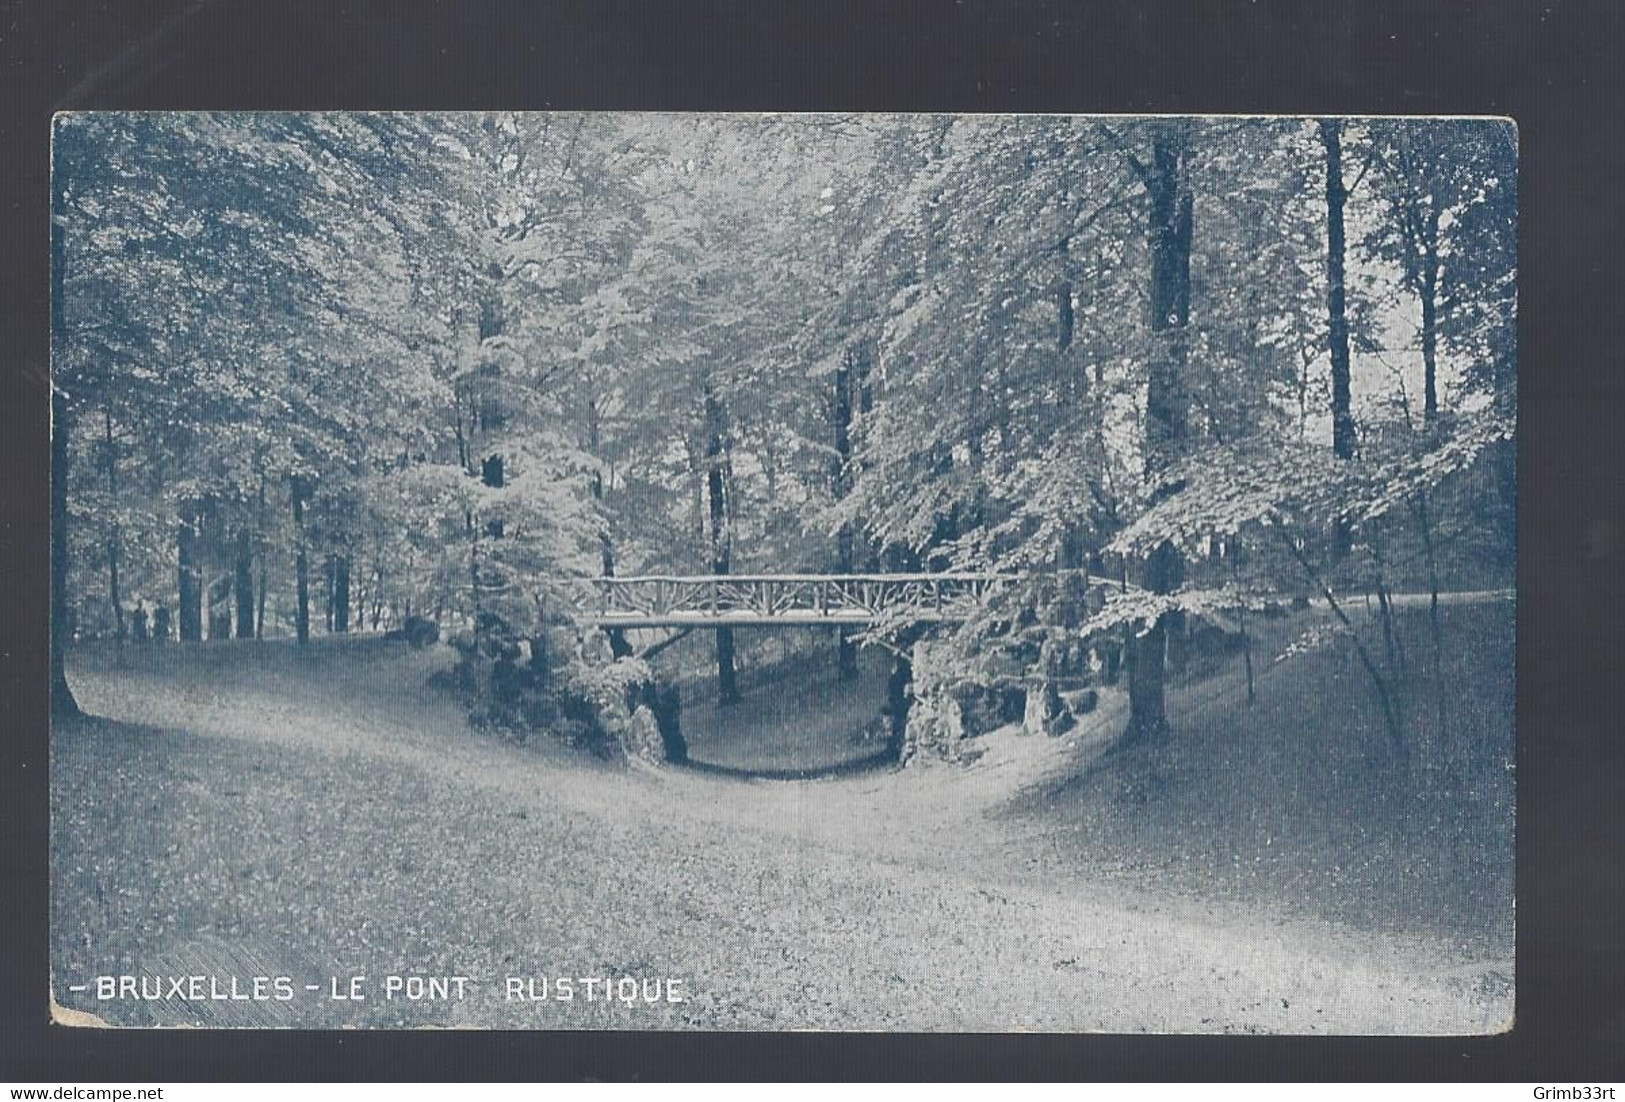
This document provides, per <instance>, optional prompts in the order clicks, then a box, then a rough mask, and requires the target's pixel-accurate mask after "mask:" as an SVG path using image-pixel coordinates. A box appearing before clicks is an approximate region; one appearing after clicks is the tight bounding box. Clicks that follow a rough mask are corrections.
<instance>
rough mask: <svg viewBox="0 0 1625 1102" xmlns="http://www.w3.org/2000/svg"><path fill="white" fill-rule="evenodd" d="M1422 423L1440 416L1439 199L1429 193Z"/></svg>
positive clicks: (1424, 258) (1425, 239) (1424, 249)
mask: <svg viewBox="0 0 1625 1102" xmlns="http://www.w3.org/2000/svg"><path fill="white" fill-rule="evenodd" d="M1421 284H1422V296H1421V297H1422V424H1423V425H1424V426H1426V427H1427V428H1432V427H1433V426H1434V425H1435V424H1436V423H1437V422H1438V418H1439V198H1438V196H1436V195H1435V196H1429V198H1428V213H1427V222H1426V225H1425V229H1424V230H1423V236H1422V280H1421Z"/></svg>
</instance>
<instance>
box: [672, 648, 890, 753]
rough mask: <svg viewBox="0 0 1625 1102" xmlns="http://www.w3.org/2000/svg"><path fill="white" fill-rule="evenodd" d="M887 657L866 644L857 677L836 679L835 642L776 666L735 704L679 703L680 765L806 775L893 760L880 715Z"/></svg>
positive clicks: (884, 696)
mask: <svg viewBox="0 0 1625 1102" xmlns="http://www.w3.org/2000/svg"><path fill="white" fill-rule="evenodd" d="M890 661H891V659H890V655H888V654H886V653H885V652H884V651H880V650H878V649H866V650H863V651H860V652H859V655H858V676H857V677H856V678H854V679H852V680H846V681H843V680H841V679H840V677H839V674H838V671H837V669H836V663H835V655H834V648H833V647H832V648H830V651H829V653H828V654H827V655H826V654H822V653H819V654H810V655H808V656H807V658H806V660H805V661H801V662H796V663H792V664H790V665H787V666H784V667H782V668H781V669H779V670H777V671H775V676H774V677H773V679H772V680H771V681H768V682H765V683H763V684H760V685H756V686H754V687H753V688H751V689H749V690H748V691H747V692H746V693H745V694H744V697H743V699H741V700H740V701H738V702H737V703H735V704H731V705H727V706H719V705H717V704H716V703H714V702H711V701H705V702H697V703H694V704H689V705H685V706H684V708H683V714H682V729H683V738H684V740H685V741H686V742H687V744H688V762H687V763H686V765H687V767H688V768H690V769H694V770H696V771H698V772H704V773H711V774H715V775H719V776H731V777H751V778H762V779H769V780H809V779H812V778H815V777H831V776H842V775H847V774H852V773H857V772H863V771H866V770H871V769H876V768H883V767H885V766H886V765H889V764H890V763H891V762H892V761H893V760H895V755H894V754H893V752H892V750H891V748H890V747H889V746H888V742H887V739H886V732H887V724H886V721H885V717H884V716H883V715H882V714H881V708H882V707H883V706H884V704H885V699H886V677H887V673H888V672H889V669H890Z"/></svg>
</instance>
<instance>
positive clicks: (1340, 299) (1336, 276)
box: [1320, 119, 1355, 459]
mask: <svg viewBox="0 0 1625 1102" xmlns="http://www.w3.org/2000/svg"><path fill="white" fill-rule="evenodd" d="M1320 140H1321V143H1322V144H1323V145H1324V146H1325V147H1326V331H1327V343H1328V346H1329V350H1330V352H1331V358H1332V454H1333V455H1335V456H1337V458H1339V459H1352V458H1354V443H1355V441H1354V416H1353V414H1352V413H1351V411H1350V408H1349V324H1348V309H1347V280H1346V278H1345V274H1344V273H1345V264H1344V253H1345V235H1344V230H1343V206H1344V204H1345V203H1346V202H1347V201H1348V191H1347V190H1346V189H1345V188H1344V186H1343V144H1342V123H1340V122H1338V121H1337V120H1335V119H1324V120H1322V121H1321V124H1320Z"/></svg>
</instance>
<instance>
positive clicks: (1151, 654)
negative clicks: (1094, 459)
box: [1128, 123, 1192, 740]
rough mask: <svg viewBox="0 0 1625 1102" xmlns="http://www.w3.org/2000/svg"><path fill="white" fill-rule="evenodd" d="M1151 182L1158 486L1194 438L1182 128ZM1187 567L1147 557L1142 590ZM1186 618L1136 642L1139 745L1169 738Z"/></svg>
mask: <svg viewBox="0 0 1625 1102" xmlns="http://www.w3.org/2000/svg"><path fill="white" fill-rule="evenodd" d="M1151 157H1152V164H1151V167H1150V170H1149V171H1148V172H1146V173H1145V174H1144V175H1145V182H1146V187H1147V190H1148V192H1149V198H1150V220H1149V225H1148V227H1147V228H1148V231H1149V234H1150V238H1151V241H1150V247H1151V332H1152V352H1151V362H1150V365H1149V366H1150V371H1149V376H1150V377H1149V382H1148V386H1147V391H1146V403H1145V444H1146V448H1145V466H1146V474H1147V476H1148V477H1149V478H1150V479H1152V480H1153V481H1154V480H1155V479H1156V478H1157V476H1158V475H1159V474H1160V473H1161V472H1162V471H1163V470H1165V469H1166V468H1167V467H1168V466H1169V465H1171V464H1172V463H1174V462H1175V461H1176V460H1178V459H1179V457H1180V456H1181V454H1182V453H1183V452H1184V449H1185V442H1186V438H1187V435H1188V431H1187V413H1188V404H1189V399H1188V397H1187V394H1186V389H1185V363H1186V359H1187V356H1188V348H1187V335H1186V326H1187V325H1188V324H1189V322H1190V306H1191V276H1190V260H1191V220H1192V197H1191V192H1190V187H1189V183H1188V180H1187V179H1186V173H1187V170H1188V160H1189V147H1188V139H1187V136H1186V134H1185V132H1184V130H1183V127H1182V125H1181V124H1179V123H1164V124H1162V125H1161V126H1160V127H1159V129H1158V131H1157V134H1156V137H1155V139H1154V141H1153V145H1152V152H1151ZM1184 574H1185V570H1184V560H1183V559H1182V558H1181V556H1180V554H1179V551H1178V549H1177V548H1175V547H1174V545H1173V544H1172V543H1164V544H1162V545H1160V546H1158V547H1157V548H1156V549H1155V550H1154V551H1152V552H1151V554H1150V555H1149V556H1147V558H1146V562H1145V566H1144V569H1143V571H1142V574H1141V579H1140V584H1141V585H1142V586H1144V587H1145V588H1146V589H1148V590H1150V591H1151V592H1153V593H1172V592H1174V591H1175V590H1176V589H1178V588H1179V587H1180V585H1181V584H1183V582H1184ZM1183 631H1184V622H1183V617H1182V616H1181V615H1180V614H1178V613H1172V612H1170V613H1164V614H1163V615H1161V616H1159V617H1158V618H1157V621H1156V623H1154V624H1153V625H1151V628H1150V630H1148V631H1147V632H1145V633H1144V634H1143V635H1140V636H1137V637H1136V638H1135V639H1134V640H1133V642H1132V648H1131V651H1130V655H1129V658H1130V662H1131V667H1130V669H1129V671H1128V679H1129V728H1128V734H1129V737H1130V738H1133V739H1137V740H1138V739H1158V738H1161V737H1162V736H1163V735H1164V734H1166V732H1167V723H1168V720H1167V703H1166V693H1165V687H1164V682H1165V677H1164V671H1165V666H1166V662H1167V656H1168V649H1169V639H1170V637H1182V635H1183Z"/></svg>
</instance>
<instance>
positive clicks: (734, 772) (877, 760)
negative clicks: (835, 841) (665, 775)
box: [673, 749, 897, 781]
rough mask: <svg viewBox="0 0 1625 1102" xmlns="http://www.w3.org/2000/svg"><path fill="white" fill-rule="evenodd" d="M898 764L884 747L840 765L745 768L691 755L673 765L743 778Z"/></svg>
mask: <svg viewBox="0 0 1625 1102" xmlns="http://www.w3.org/2000/svg"><path fill="white" fill-rule="evenodd" d="M896 764H897V755H896V754H895V753H894V752H892V751H891V750H888V749H881V750H877V751H875V752H874V753H872V754H870V755H868V756H867V757H862V758H853V759H851V760H849V761H843V762H840V763H838V764H836V765H830V766H823V767H815V768H806V769H773V768H749V769H744V768H739V767H737V766H732V765H718V764H716V763H715V762H708V761H696V760H695V759H694V758H689V759H688V760H687V761H685V762H683V763H682V764H681V765H677V766H674V767H673V768H677V769H688V770H691V771H693V772H695V773H706V774H709V775H711V776H716V777H734V778H737V779H739V780H752V781H822V780H835V779H839V778H841V777H851V776H857V775H859V774H863V773H874V772H878V771H880V770H882V769H888V768H890V767H892V766H894V765H896Z"/></svg>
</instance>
